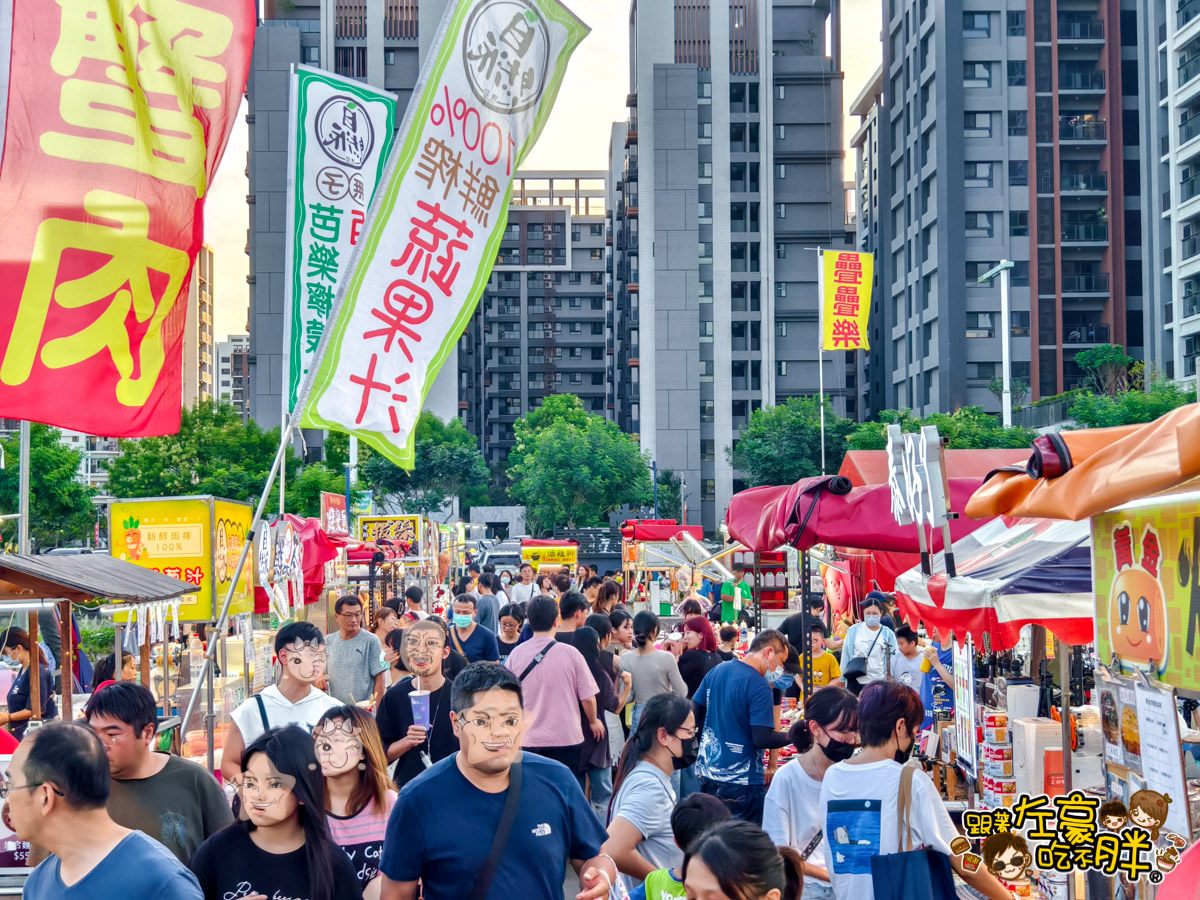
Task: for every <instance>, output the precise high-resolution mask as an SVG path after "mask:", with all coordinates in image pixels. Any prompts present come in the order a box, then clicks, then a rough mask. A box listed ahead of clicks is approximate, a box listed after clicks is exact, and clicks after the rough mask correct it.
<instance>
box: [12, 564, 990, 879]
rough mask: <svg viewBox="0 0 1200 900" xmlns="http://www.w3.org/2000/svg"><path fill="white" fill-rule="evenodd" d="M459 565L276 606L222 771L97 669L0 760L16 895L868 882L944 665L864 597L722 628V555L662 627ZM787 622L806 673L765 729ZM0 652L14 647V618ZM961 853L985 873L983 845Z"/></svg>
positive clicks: (928, 824)
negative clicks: (96, 676) (386, 585)
mask: <svg viewBox="0 0 1200 900" xmlns="http://www.w3.org/2000/svg"><path fill="white" fill-rule="evenodd" d="M581 568H582V567H581ZM473 574H474V575H475V576H476V577H473V578H472V579H470V580H467V581H464V582H462V583H460V584H459V585H457V586H456V587H457V588H458V590H457V593H456V594H455V595H454V597H453V602H452V603H451V605H450V609H449V611H448V617H447V618H446V619H443V618H442V617H440V616H436V615H431V614H430V613H429V612H428V611H427V610H426V609H425V608H424V598H423V595H422V594H421V592H420V590H419V589H417V588H410V589H409V590H408V591H407V592H406V593H405V595H404V596H402V597H397V598H394V599H393V600H390V601H389V602H388V604H387V605H386V606H383V607H382V608H381V609H379V610H378V611H376V612H375V613H374V614H373V615H372V620H371V622H370V623H367V622H366V621H365V619H364V616H365V615H366V610H365V609H364V605H363V602H362V600H361V599H360V598H359V597H357V596H354V595H347V596H344V597H342V598H340V599H339V600H337V602H336V604H335V609H334V612H335V615H336V619H337V624H338V629H337V631H335V632H333V633H330V634H323V633H322V631H321V630H320V629H319V628H317V627H316V625H314V624H312V623H309V622H303V621H295V622H288V623H286V624H284V625H283V626H282V627H281V628H280V629H279V630H278V632H277V633H276V635H275V640H274V650H275V656H276V659H277V663H278V668H277V680H276V683H275V684H273V685H271V686H270V687H268V688H266V689H265V690H263V691H261V692H260V693H259V694H257V695H255V696H253V697H251V698H250V699H248V700H246V701H245V702H244V703H242V704H241V705H240V706H238V707H237V708H236V709H235V710H234V711H233V713H232V724H231V727H230V731H229V734H228V736H227V738H226V741H225V746H224V752H223V758H222V763H221V766H220V775H221V779H222V781H223V782H224V784H225V785H226V786H227V789H228V793H227V791H226V790H223V789H222V787H221V785H220V784H219V783H218V781H217V779H215V778H213V777H211V776H210V775H209V774H207V773H206V772H205V771H204V770H203V768H202V767H200V766H197V765H195V764H194V763H192V762H190V761H186V760H182V759H180V758H179V757H175V756H171V755H169V754H166V753H163V752H158V751H156V750H154V749H153V747H154V745H155V737H156V734H157V730H158V715H157V706H156V702H155V699H154V697H153V695H152V694H151V692H150V691H149V690H147V689H146V688H145V687H142V686H141V685H139V684H136V683H134V682H132V681H127V680H117V681H115V682H108V683H104V684H101V685H100V686H99V687H98V688H97V689H96V690H95V692H94V693H93V694H92V696H91V698H90V700H89V701H88V703H87V705H86V707H85V709H84V718H83V720H82V721H80V722H76V723H54V724H50V725H46V726H44V727H41V728H38V729H33V730H30V731H29V732H28V733H27V734H25V735H24V739H23V741H22V742H21V744H20V746H19V747H18V748H17V749H16V751H15V753H14V755H13V757H12V760H11V764H10V766H9V770H8V773H7V776H6V780H5V781H4V783H3V785H2V786H0V793H2V794H3V796H4V798H5V800H6V805H5V810H6V811H5V816H6V819H5V821H6V822H7V823H9V824H10V827H11V828H12V829H13V830H14V831H15V832H16V833H17V834H18V836H20V837H21V838H22V839H25V840H28V841H30V842H32V844H33V845H34V847H35V849H36V851H37V852H40V853H42V854H48V855H47V856H46V858H45V861H44V862H42V863H41V864H40V865H39V866H38V867H37V869H36V870H35V871H34V872H33V874H32V875H31V876H30V877H29V879H28V881H27V883H26V888H25V895H26V896H27V897H29V898H31V900H51V898H54V900H57V898H74V897H97V896H117V895H118V894H120V895H123V896H127V897H131V898H160V897H162V898H167V897H170V898H184V900H189V898H205V900H233V898H250V900H259V898H264V900H265V898H290V900H333V898H339V900H340V898H355V897H360V896H361V897H365V898H370V900H375V898H382V900H415V898H417V897H423V898H425V900H450V898H454V900H461V898H474V900H483V898H485V897H502V896H516V895H518V893H519V895H521V896H530V897H536V898H546V900H549V898H557V897H562V896H576V897H577V898H578V900H590V898H602V897H608V896H610V895H612V896H623V895H625V894H628V895H629V896H631V897H634V898H635V900H642V898H647V900H670V898H683V897H693V898H703V900H722V898H730V900H733V898H736V900H797V898H800V897H806V898H826V897H837V898H844V900H848V898H852V897H853V898H859V897H867V898H870V897H872V896H873V889H872V882H871V864H870V860H871V858H872V857H875V856H879V855H884V854H888V853H895V852H898V850H899V847H900V837H899V835H898V834H897V829H896V825H895V820H896V797H897V788H898V785H899V782H900V777H901V772H902V767H903V765H904V763H905V760H906V759H907V758H908V756H909V754H910V753H911V751H912V747H913V745H914V743H915V742H916V739H917V735H918V733H919V731H920V729H921V728H922V727H923V724H924V721H925V718H926V704H925V703H924V702H923V701H922V698H921V697H922V690H923V683H924V681H925V680H927V679H928V678H929V677H930V675H931V674H932V673H936V672H937V671H938V670H942V669H943V667H942V663H941V661H940V658H939V657H938V653H937V651H936V649H934V650H933V651H932V652H930V651H929V650H924V649H921V648H920V646H919V641H918V640H917V638H916V635H914V634H913V633H912V632H911V631H910V630H907V629H906V628H905V627H903V626H901V627H899V628H893V627H892V622H894V621H895V620H894V619H893V618H891V616H890V615H888V614H889V610H888V609H887V604H886V600H885V598H882V597H878V598H877V597H872V598H871V599H870V600H869V601H868V602H867V603H866V604H865V606H864V613H865V614H864V617H863V621H862V622H861V623H855V624H853V625H850V624H849V623H845V624H846V625H847V626H848V627H843V628H842V629H841V633H840V634H838V633H837V632H836V630H835V633H834V634H830V632H829V631H828V629H827V628H826V626H825V624H824V623H825V621H826V619H825V610H824V609H823V608H822V609H820V610H819V612H820V613H821V616H820V619H821V620H820V621H816V619H817V617H816V616H814V615H807V616H806V615H803V614H798V615H797V616H793V617H791V618H790V619H788V620H787V621H785V622H784V623H783V625H782V626H781V629H780V630H770V629H768V630H762V631H759V632H758V633H757V634H754V635H753V636H746V635H744V634H743V632H742V626H743V624H744V620H743V612H744V609H745V605H744V602H743V593H742V584H743V582H741V579H740V577H739V579H738V580H737V581H735V582H733V583H732V587H731V589H730V590H725V589H721V590H720V591H719V592H716V591H713V592H709V596H708V597H704V596H699V597H694V598H693V597H689V598H688V599H687V600H685V602H684V603H683V604H682V608H681V612H682V614H683V621H682V622H680V623H679V624H678V625H674V624H673V625H672V626H671V630H670V631H669V632H668V633H666V634H663V631H664V626H663V624H662V621H661V620H660V618H659V617H658V616H657V615H655V614H654V613H652V612H649V611H646V610H642V611H639V612H636V614H634V613H632V612H631V610H630V609H628V608H626V606H625V605H623V603H622V602H621V597H622V591H621V587H620V585H619V584H617V583H616V582H615V581H613V580H611V579H604V578H600V577H599V576H598V575H597V574H596V573H595V572H594V571H591V570H587V571H580V572H578V573H576V574H575V575H574V576H572V575H567V574H559V575H556V576H553V577H551V578H535V577H534V576H535V573H534V571H533V569H532V568H531V567H528V566H523V567H522V568H521V570H520V571H519V573H518V574H517V576H516V577H515V578H511V579H502V578H500V577H498V576H496V575H495V573H493V572H485V571H479V572H475V573H473ZM738 574H739V575H740V573H738ZM709 597H711V600H710V599H709ZM710 604H711V605H710ZM812 612H814V613H815V612H817V610H816V609H814V610H813V611H812ZM710 615H711V619H710ZM885 616H888V618H887V624H885V623H884V618H885ZM746 637H749V639H748V640H746ZM835 642H836V644H837V646H838V648H839V649H840V651H841V653H840V656H841V658H840V662H839V660H838V659H837V657H836V656H835V654H834V652H833V651H831V650H830V649H827V645H832V644H834V643H835ZM803 643H807V644H808V645H809V648H810V650H811V666H812V673H811V679H812V683H813V685H814V686H815V687H816V688H817V689H816V690H815V692H814V693H813V694H812V695H811V696H810V697H808V699H807V703H806V705H805V710H804V713H805V714H804V717H803V718H802V719H799V720H797V721H796V722H795V724H794V725H792V727H791V728H790V730H789V731H784V730H782V729H781V727H780V724H779V723H780V707H781V704H782V703H783V698H784V697H785V696H787V695H789V694H790V695H793V696H794V695H795V693H796V691H797V689H798V684H797V678H799V677H801V676H802V674H803V673H802V672H801V671H800V660H801V659H802V658H803V654H802V653H801V650H800V647H801V646H802V645H803ZM880 646H882V647H883V648H890V649H888V650H887V652H885V653H883V654H881V655H879V656H878V659H880V660H881V661H882V667H881V666H880V665H879V663H877V662H876V659H877V654H878V652H879V651H877V649H876V648H877V647H880ZM5 652H6V653H10V655H13V656H14V657H17V658H18V661H21V660H24V662H25V665H26V667H27V668H28V666H29V665H30V663H31V660H32V657H31V653H32V651H31V650H30V648H28V647H25V646H23V645H22V644H20V642H19V641H17V642H16V643H15V644H14V645H13V648H12V649H11V650H10V648H9V647H7V646H6V647H5ZM114 666H115V662H114ZM26 670H27V669H26ZM855 673H857V674H855ZM942 677H946V673H945V672H944V670H943V671H942ZM10 715H12V713H11V712H10ZM15 721H18V720H17V719H16V718H15V717H14V722H15ZM789 745H794V746H795V748H796V756H795V759H794V760H793V761H791V762H790V763H789V764H788V765H786V766H782V767H777V765H776V754H775V752H776V751H778V750H780V749H782V748H784V747H786V746H789ZM912 787H913V798H914V803H913V815H912V834H913V838H914V840H915V841H917V842H918V843H919V844H923V845H925V846H928V847H931V848H934V849H941V850H943V851H944V852H946V853H949V843H950V841H951V840H952V839H953V838H954V837H955V836H956V834H957V832H956V831H955V829H954V826H953V824H952V823H951V821H950V819H949V816H948V815H947V813H946V812H945V809H944V807H943V805H942V804H941V802H940V800H939V798H938V795H937V792H936V790H935V788H934V785H933V783H932V781H931V780H930V779H929V778H928V777H927V776H925V775H924V774H923V773H921V772H917V773H916V774H915V776H914V777H913V781H912ZM864 810H866V811H867V813H870V814H873V815H874V816H875V824H874V828H873V830H872V831H870V833H871V834H873V835H874V837H873V840H862V834H863V831H862V828H861V822H862V816H863V815H864V814H865V813H864V812H863V811H864ZM955 865H957V863H955ZM959 874H960V875H961V876H962V877H963V878H964V879H965V880H966V881H967V882H969V883H970V884H972V885H973V886H974V887H975V888H976V889H977V890H979V891H980V892H981V893H982V894H983V895H984V896H988V897H995V898H1007V897H1008V896H1009V894H1008V893H1007V891H1006V890H1005V889H1004V888H1003V887H1002V886H1001V885H1000V883H999V882H998V881H996V880H995V879H994V878H992V876H991V875H989V874H988V873H987V871H986V870H983V871H982V872H966V871H961V872H960V873H959ZM576 879H577V885H576Z"/></svg>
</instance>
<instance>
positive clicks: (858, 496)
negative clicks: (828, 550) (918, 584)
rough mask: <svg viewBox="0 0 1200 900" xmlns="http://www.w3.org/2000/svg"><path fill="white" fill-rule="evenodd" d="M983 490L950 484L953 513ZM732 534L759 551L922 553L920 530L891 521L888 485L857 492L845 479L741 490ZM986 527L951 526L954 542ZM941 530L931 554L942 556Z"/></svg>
mask: <svg viewBox="0 0 1200 900" xmlns="http://www.w3.org/2000/svg"><path fill="white" fill-rule="evenodd" d="M978 487H979V479H978V478H952V479H950V508H951V509H954V510H961V509H963V508H964V507H965V506H966V503H967V500H968V499H969V498H970V496H971V494H972V493H973V492H974V491H975V490H976V489H977V488H978ZM725 524H726V525H727V526H728V528H729V535H730V537H732V538H733V539H734V540H736V541H740V542H741V543H742V544H743V545H744V546H745V547H746V549H748V550H754V551H756V552H760V551H764V550H777V549H778V548H780V547H784V546H788V545H790V546H793V547H796V548H797V549H799V550H808V549H810V548H812V547H814V546H816V545H817V544H832V545H834V546H837V547H856V548H859V549H862V550H882V551H888V552H892V553H918V552H919V551H920V547H919V545H918V543H917V529H916V526H913V525H906V526H903V527H902V526H900V525H897V524H896V520H895V519H894V518H892V495H891V491H890V490H889V489H888V486H887V485H886V484H878V485H870V486H868V487H858V488H856V487H852V485H851V483H850V480H849V479H848V478H844V477H841V476H832V477H828V476H827V477H822V478H806V479H804V480H803V481H797V482H796V483H795V484H790V485H784V486H775V485H770V486H764V487H756V488H750V489H749V490H745V491H740V492H738V493H737V494H735V495H734V496H733V499H732V500H730V502H729V510H728V511H727V512H726V513H725ZM981 524H982V523H980V522H976V521H972V520H971V519H967V518H965V517H959V518H958V519H955V520H954V521H952V522H951V525H950V536H951V540H958V539H959V538H961V537H965V536H966V535H968V534H970V533H971V532H972V531H974V530H975V529H976V528H978V527H979V526H980V525H981ZM941 549H942V534H941V530H940V529H935V530H933V533H932V534H931V535H930V550H932V551H934V552H940V551H941Z"/></svg>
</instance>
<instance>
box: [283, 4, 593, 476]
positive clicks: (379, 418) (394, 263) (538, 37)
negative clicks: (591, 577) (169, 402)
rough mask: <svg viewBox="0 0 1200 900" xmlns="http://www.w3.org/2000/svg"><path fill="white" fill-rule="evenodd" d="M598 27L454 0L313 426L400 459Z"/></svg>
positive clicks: (324, 360)
mask: <svg viewBox="0 0 1200 900" xmlns="http://www.w3.org/2000/svg"><path fill="white" fill-rule="evenodd" d="M587 33H588V29H587V27H586V26H585V25H584V24H583V23H582V22H580V21H579V19H577V18H576V17H575V16H574V14H572V13H571V11H570V10H568V9H567V8H566V7H565V6H563V5H562V4H561V3H559V2H557V0H454V2H452V3H451V4H450V5H449V7H448V8H447V10H446V15H445V16H444V17H443V19H442V23H441V25H440V27H439V29H438V33H437V35H436V37H435V38H434V40H433V43H432V44H431V47H430V51H429V56H428V58H427V59H426V61H425V65H424V67H423V69H422V72H421V80H420V82H419V84H418V85H417V89H416V90H415V91H414V93H413V98H412V101H411V102H410V103H409V106H408V110H407V112H406V113H405V117H404V123H403V125H402V126H401V128H400V133H399V135H398V139H397V142H396V146H395V147H394V148H393V150H392V155H391V158H390V159H389V160H388V164H387V170H386V171H385V172H384V176H383V180H382V183H381V184H380V187H379V190H378V192H377V194H376V197H375V202H374V203H373V204H372V206H371V209H370V211H369V213H368V214H367V223H366V228H365V231H364V236H363V239H362V240H361V241H360V242H359V244H358V245H357V246H356V247H355V249H354V254H353V256H352V258H351V264H350V273H349V277H348V278H347V279H346V281H345V283H344V284H343V285H342V287H341V289H340V291H339V293H338V299H337V303H336V305H335V307H334V311H333V315H332V316H331V317H330V321H329V326H328V327H327V329H326V331H325V334H324V336H323V338H322V340H321V345H320V347H319V348H318V350H317V358H316V359H315V360H314V365H313V372H312V373H311V374H310V378H309V381H308V382H307V384H306V388H305V390H304V391H302V393H301V397H300V401H299V404H300V405H299V408H300V410H301V420H300V424H301V425H304V426H306V427H311V428H326V429H333V430H336V431H345V432H348V433H350V434H354V435H357V436H358V439H359V440H360V441H362V442H364V443H366V444H368V445H369V446H371V447H372V448H374V449H375V450H376V451H378V452H379V453H381V454H383V455H384V456H386V457H387V458H388V459H390V460H392V461H393V462H395V463H396V464H397V465H400V466H403V467H405V468H411V467H412V465H413V463H414V450H413V432H414V429H415V426H416V422H417V417H418V416H419V415H420V412H421V406H422V404H423V403H424V400H425V396H426V395H427V394H428V392H429V389H430V387H431V386H432V385H433V381H434V379H435V378H436V377H437V373H438V370H439V369H441V367H442V364H443V363H444V362H445V361H446V358H447V356H449V354H450V352H451V350H453V348H454V345H455V343H456V342H457V341H458V339H459V337H460V336H461V335H462V333H463V329H464V328H466V325H467V322H468V320H469V319H470V317H471V315H472V313H473V312H474V311H475V305H476V304H477V303H478V302H479V297H480V295H481V294H482V293H483V290H484V287H485V286H486V285H487V281H488V279H489V278H490V277H491V273H492V266H493V265H494V264H495V262H496V254H497V251H498V250H499V246H500V239H501V237H502V235H503V233H504V229H505V226H506V223H507V220H508V201H509V197H510V195H511V194H512V181H513V176H514V174H515V173H516V171H517V168H518V167H519V166H520V165H521V161H522V160H523V159H524V158H525V156H526V155H527V154H528V153H529V151H530V149H531V148H532V147H533V145H534V143H535V142H536V140H537V137H538V135H539V134H540V133H541V131H542V128H543V127H544V125H545V123H546V119H547V118H548V117H549V115H550V110H551V108H552V106H553V105H554V99H555V97H556V96H557V94H558V90H559V87H560V85H561V84H562V79H563V74H564V73H565V71H566V68H567V61H568V60H569V59H570V57H571V54H572V52H573V51H574V50H575V48H576V47H577V46H578V45H579V42H580V41H582V40H583V39H584V37H586V36H587Z"/></svg>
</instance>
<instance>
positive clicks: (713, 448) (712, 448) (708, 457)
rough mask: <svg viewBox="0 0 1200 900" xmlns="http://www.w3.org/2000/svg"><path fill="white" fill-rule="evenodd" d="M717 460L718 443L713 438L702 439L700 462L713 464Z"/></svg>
mask: <svg viewBox="0 0 1200 900" xmlns="http://www.w3.org/2000/svg"><path fill="white" fill-rule="evenodd" d="M716 458H717V442H716V441H714V440H713V439H712V438H700V462H712V461H713V460H714V459H716Z"/></svg>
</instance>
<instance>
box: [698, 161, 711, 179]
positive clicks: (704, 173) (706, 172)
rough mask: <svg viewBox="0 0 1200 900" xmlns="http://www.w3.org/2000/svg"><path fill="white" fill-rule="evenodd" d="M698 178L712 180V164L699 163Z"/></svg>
mask: <svg viewBox="0 0 1200 900" xmlns="http://www.w3.org/2000/svg"><path fill="white" fill-rule="evenodd" d="M700 177H701V178H712V163H710V162H702V163H700Z"/></svg>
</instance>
